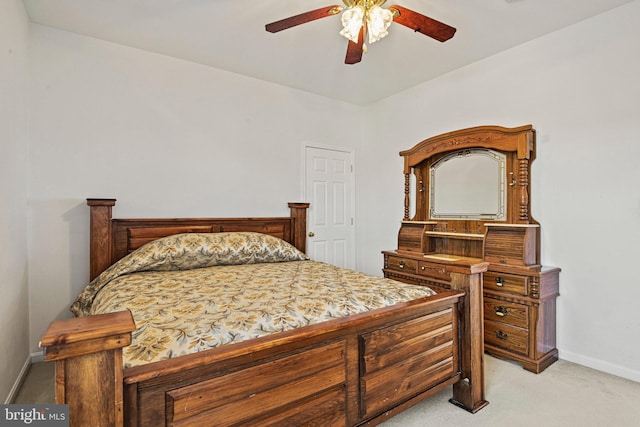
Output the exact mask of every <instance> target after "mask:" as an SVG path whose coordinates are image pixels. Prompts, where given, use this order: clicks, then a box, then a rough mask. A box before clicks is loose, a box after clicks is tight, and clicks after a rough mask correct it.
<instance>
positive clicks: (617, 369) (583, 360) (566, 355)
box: [559, 350, 640, 382]
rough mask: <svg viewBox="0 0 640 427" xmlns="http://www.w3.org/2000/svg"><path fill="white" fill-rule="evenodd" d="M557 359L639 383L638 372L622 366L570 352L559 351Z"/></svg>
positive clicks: (639, 375) (639, 376)
mask: <svg viewBox="0 0 640 427" xmlns="http://www.w3.org/2000/svg"><path fill="white" fill-rule="evenodd" d="M559 357H560V359H562V360H566V361H568V362H573V363H577V364H578V365H582V366H586V367H587V368H592V369H595V370H597V371H601V372H605V373H607V374H611V375H615V376H617V377H621V378H625V379H628V380H631V381H635V382H640V371H637V370H634V369H629V368H626V367H624V366H620V365H616V364H614V363H610V362H605V361H603V360H599V359H594V358H592V357H587V356H583V355H582V354H576V353H572V352H570V351H563V350H560V351H559Z"/></svg>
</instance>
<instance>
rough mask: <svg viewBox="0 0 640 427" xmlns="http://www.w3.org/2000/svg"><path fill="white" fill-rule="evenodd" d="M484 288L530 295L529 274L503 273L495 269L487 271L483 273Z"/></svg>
mask: <svg viewBox="0 0 640 427" xmlns="http://www.w3.org/2000/svg"><path fill="white" fill-rule="evenodd" d="M482 285H483V286H484V289H486V290H490V291H499V292H508V293H510V294H517V295H525V296H526V295H528V294H529V278H528V276H515V275H513V274H502V273H498V272H495V271H487V272H485V273H484V274H483V275H482Z"/></svg>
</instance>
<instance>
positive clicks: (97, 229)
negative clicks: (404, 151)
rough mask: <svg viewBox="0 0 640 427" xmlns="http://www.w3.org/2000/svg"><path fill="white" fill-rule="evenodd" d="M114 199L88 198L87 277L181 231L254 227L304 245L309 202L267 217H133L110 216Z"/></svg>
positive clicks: (203, 231) (247, 228)
mask: <svg viewBox="0 0 640 427" xmlns="http://www.w3.org/2000/svg"><path fill="white" fill-rule="evenodd" d="M115 204H116V199H87V205H89V207H90V208H91V209H90V215H91V224H90V280H93V279H94V278H95V277H96V276H98V275H99V274H100V273H102V272H103V271H104V270H106V269H107V268H108V267H109V266H110V265H111V264H113V263H114V262H116V261H117V260H119V259H120V258H122V257H124V256H125V255H127V254H128V253H129V252H131V251H134V250H136V249H137V248H139V247H140V246H142V245H144V244H145V243H148V242H150V241H152V240H156V239H159V238H161V237H165V236H170V235H172V234H180V233H220V232H225V231H255V232H258V233H264V234H269V235H272V236H275V237H278V238H280V239H282V240H285V241H287V242H289V243H291V244H292V245H294V246H295V247H296V248H298V249H299V250H301V251H302V252H304V251H305V249H306V234H307V231H306V228H307V208H308V207H309V204H308V203H289V209H290V211H291V214H290V216H288V217H269V218H135V219H118V218H113V217H112V208H113V206H115Z"/></svg>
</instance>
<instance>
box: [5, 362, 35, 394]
mask: <svg viewBox="0 0 640 427" xmlns="http://www.w3.org/2000/svg"><path fill="white" fill-rule="evenodd" d="M29 366H31V355H29V356H27V359H26V360H25V361H24V364H23V365H22V369H20V373H19V374H18V378H16V380H15V382H14V383H13V387H11V390H9V394H8V395H7V398H6V400H5V401H4V403H5V404H10V403H13V401H14V400H15V398H16V396H17V395H18V391H19V390H20V386H21V385H22V383H23V382H24V379H25V378H26V377H27V373H28V372H29Z"/></svg>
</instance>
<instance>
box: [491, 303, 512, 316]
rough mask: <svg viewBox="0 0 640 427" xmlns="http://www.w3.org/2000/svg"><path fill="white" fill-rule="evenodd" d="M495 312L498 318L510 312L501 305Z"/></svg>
mask: <svg viewBox="0 0 640 427" xmlns="http://www.w3.org/2000/svg"><path fill="white" fill-rule="evenodd" d="M493 310H494V311H495V313H496V316H500V317H504V316H506V315H507V314H508V313H509V310H507V308H506V307H503V306H501V305H499V306H497V307H495V308H494V309H493Z"/></svg>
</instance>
